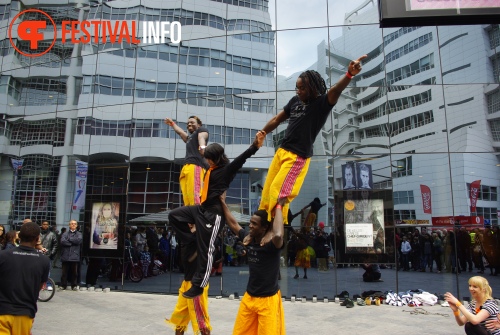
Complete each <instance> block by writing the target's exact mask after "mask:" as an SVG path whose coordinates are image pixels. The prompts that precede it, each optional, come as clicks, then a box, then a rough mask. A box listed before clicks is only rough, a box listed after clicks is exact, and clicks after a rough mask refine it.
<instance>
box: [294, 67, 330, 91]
mask: <svg viewBox="0 0 500 335" xmlns="http://www.w3.org/2000/svg"><path fill="white" fill-rule="evenodd" d="M299 78H300V79H302V82H303V83H304V84H305V83H307V89H308V91H309V93H310V95H311V96H312V97H317V96H318V95H320V94H325V93H326V83H325V80H324V79H323V77H321V75H320V74H319V73H318V72H316V71H314V70H307V71H305V72H302V73H301V74H300V76H299ZM313 93H314V94H313Z"/></svg>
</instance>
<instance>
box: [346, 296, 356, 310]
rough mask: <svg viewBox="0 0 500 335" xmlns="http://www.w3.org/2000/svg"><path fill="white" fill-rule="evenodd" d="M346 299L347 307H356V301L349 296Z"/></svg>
mask: <svg viewBox="0 0 500 335" xmlns="http://www.w3.org/2000/svg"><path fill="white" fill-rule="evenodd" d="M345 301H346V303H345V307H347V308H353V307H354V301H352V300H351V299H349V298H347V299H346V300H345Z"/></svg>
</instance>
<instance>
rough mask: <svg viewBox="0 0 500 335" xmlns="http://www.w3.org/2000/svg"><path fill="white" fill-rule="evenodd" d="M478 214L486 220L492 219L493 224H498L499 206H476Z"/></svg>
mask: <svg viewBox="0 0 500 335" xmlns="http://www.w3.org/2000/svg"><path fill="white" fill-rule="evenodd" d="M476 214H477V216H482V217H483V218H484V219H485V220H490V223H491V224H492V225H497V224H498V215H497V208H488V207H476ZM471 215H473V213H471Z"/></svg>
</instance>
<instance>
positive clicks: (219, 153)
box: [168, 131, 266, 298]
mask: <svg viewBox="0 0 500 335" xmlns="http://www.w3.org/2000/svg"><path fill="white" fill-rule="evenodd" d="M265 135H266V134H265V133H264V132H263V131H259V132H258V133H257V134H256V135H255V139H254V141H253V143H252V145H251V146H250V147H249V148H248V149H247V150H246V151H245V152H243V153H242V154H241V155H239V156H238V157H236V158H235V159H234V160H233V161H232V162H231V163H229V160H228V159H227V157H226V155H225V154H224V148H223V147H222V146H220V145H219V144H217V143H212V144H210V145H209V146H207V147H206V148H205V152H204V157H205V159H206V160H207V162H208V164H209V165H210V168H209V169H208V170H207V172H206V174H205V178H204V182H203V190H202V195H201V205H195V206H184V207H179V208H176V209H174V210H172V211H171V212H170V214H169V215H168V220H169V222H170V223H171V224H172V228H173V229H174V230H175V231H176V233H177V237H178V238H179V239H180V240H188V239H189V237H190V235H191V231H190V229H189V227H188V223H194V224H195V225H196V243H197V245H198V258H197V271H196V273H195V275H194V276H193V278H192V280H191V283H192V286H191V288H190V289H189V290H188V291H186V292H184V293H183V296H184V297H185V298H194V297H197V296H198V295H200V294H202V293H203V287H205V286H207V285H208V280H209V278H210V272H211V270H212V263H213V254H214V252H215V245H214V244H215V240H216V238H217V234H218V233H219V230H220V228H221V227H223V226H224V225H225V222H226V220H225V218H224V214H223V213H224V212H223V210H222V207H221V204H220V200H219V196H220V195H221V194H223V193H224V192H225V191H226V190H227V189H228V188H229V184H230V183H231V181H232V180H233V179H234V177H235V176H236V173H237V172H238V170H239V169H240V168H241V167H242V166H243V164H245V162H246V160H247V159H248V158H249V157H251V156H252V155H254V154H255V153H256V152H257V150H259V148H260V147H261V146H262V144H263V143H264V139H265Z"/></svg>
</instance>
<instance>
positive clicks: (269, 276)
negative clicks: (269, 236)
mask: <svg viewBox="0 0 500 335" xmlns="http://www.w3.org/2000/svg"><path fill="white" fill-rule="evenodd" d="M238 235H239V238H240V239H241V240H242V241H243V239H244V238H245V235H247V234H246V233H245V230H244V229H241V230H240V231H239V233H238ZM246 249H247V260H248V269H249V272H250V276H249V278H248V284H247V293H248V294H250V295H251V296H252V297H270V296H273V295H275V294H276V293H277V292H278V290H279V289H280V287H279V285H278V276H279V271H280V256H281V249H278V248H276V246H275V245H274V243H273V242H269V243H266V244H265V245H264V246H260V244H259V243H255V242H254V241H252V242H251V243H250V244H249V245H247V247H246Z"/></svg>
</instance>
